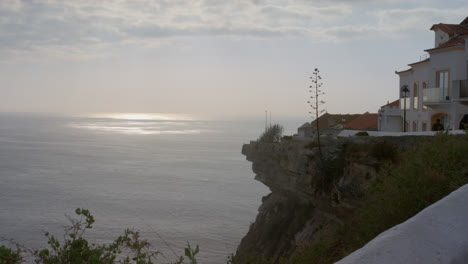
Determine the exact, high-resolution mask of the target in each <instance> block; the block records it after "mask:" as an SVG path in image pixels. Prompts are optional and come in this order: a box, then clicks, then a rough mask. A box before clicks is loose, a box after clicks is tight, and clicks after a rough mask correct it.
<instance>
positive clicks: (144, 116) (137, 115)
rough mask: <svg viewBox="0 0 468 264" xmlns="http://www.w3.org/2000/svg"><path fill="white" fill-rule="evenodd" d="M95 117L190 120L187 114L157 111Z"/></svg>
mask: <svg viewBox="0 0 468 264" xmlns="http://www.w3.org/2000/svg"><path fill="white" fill-rule="evenodd" d="M95 117H101V118H112V119H121V120H141V121H143V120H155V121H157V120H161V121H164V120H191V118H188V117H187V116H182V115H177V114H158V113H109V114H99V115H95Z"/></svg>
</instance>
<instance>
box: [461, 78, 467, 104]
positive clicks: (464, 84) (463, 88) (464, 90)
mask: <svg viewBox="0 0 468 264" xmlns="http://www.w3.org/2000/svg"><path fill="white" fill-rule="evenodd" d="M464 98H468V80H460V99H464Z"/></svg>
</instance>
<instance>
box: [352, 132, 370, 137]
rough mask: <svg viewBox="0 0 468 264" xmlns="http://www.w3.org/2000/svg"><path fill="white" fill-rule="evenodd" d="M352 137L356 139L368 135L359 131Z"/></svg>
mask: <svg viewBox="0 0 468 264" xmlns="http://www.w3.org/2000/svg"><path fill="white" fill-rule="evenodd" d="M354 135H355V136H357V137H367V136H369V133H367V132H366V131H361V132H357V133H356V134H354Z"/></svg>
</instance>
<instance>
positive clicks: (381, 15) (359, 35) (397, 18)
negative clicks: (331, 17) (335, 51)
mask: <svg viewBox="0 0 468 264" xmlns="http://www.w3.org/2000/svg"><path fill="white" fill-rule="evenodd" d="M467 14H468V8H457V9H445V10H444V9H440V8H411V9H388V10H377V11H375V12H369V13H368V14H367V15H368V16H370V17H372V18H374V19H373V20H370V21H375V23H369V22H368V23H367V24H357V25H342V26H331V27H327V28H322V30H321V31H320V32H321V35H322V36H324V38H323V39H322V40H324V41H332V42H340V41H348V40H357V39H368V38H393V39H395V38H396V39H398V38H405V37H408V36H412V35H414V34H418V33H425V32H427V31H428V30H429V28H430V27H431V26H432V25H433V24H438V23H447V24H458V23H460V22H461V21H462V20H463V19H464V18H465V17H466V15H467Z"/></svg>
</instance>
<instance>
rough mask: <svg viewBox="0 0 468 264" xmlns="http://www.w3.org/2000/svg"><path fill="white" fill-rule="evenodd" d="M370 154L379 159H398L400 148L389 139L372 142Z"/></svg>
mask: <svg viewBox="0 0 468 264" xmlns="http://www.w3.org/2000/svg"><path fill="white" fill-rule="evenodd" d="M370 155H371V156H372V157H374V158H376V159H378V160H391V161H396V159H397V156H398V149H397V147H396V146H395V145H393V144H392V143H389V142H387V141H379V142H375V143H374V144H372V146H371V150H370Z"/></svg>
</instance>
